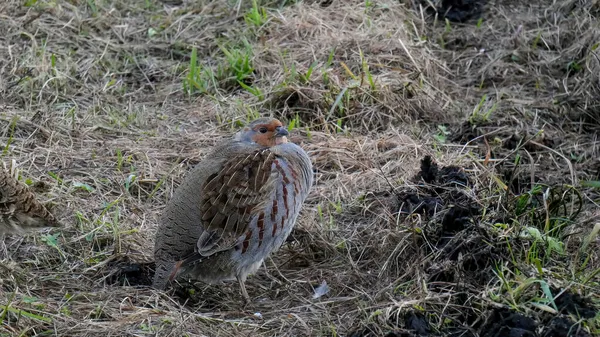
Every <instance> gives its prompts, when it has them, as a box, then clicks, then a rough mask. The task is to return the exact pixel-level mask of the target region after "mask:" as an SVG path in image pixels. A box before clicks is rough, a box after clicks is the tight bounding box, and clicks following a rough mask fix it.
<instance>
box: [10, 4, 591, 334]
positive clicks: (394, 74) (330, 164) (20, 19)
mask: <svg viewBox="0 0 600 337" xmlns="http://www.w3.org/2000/svg"><path fill="white" fill-rule="evenodd" d="M25 2H26V3H29V4H31V6H24V5H23V3H24V1H20V0H19V1H17V0H8V1H5V2H3V3H2V4H0V31H1V32H3V33H2V35H1V36H0V60H2V61H1V62H0V97H1V99H0V137H1V139H2V143H1V144H2V146H3V148H4V152H3V160H5V161H8V160H11V159H15V160H16V162H17V163H18V164H19V166H20V169H21V178H22V180H23V181H26V182H28V183H30V184H31V187H32V188H34V189H35V190H36V191H37V192H38V194H39V196H40V198H41V199H42V200H43V201H44V202H46V203H47V204H48V205H49V207H50V208H51V209H52V211H53V213H55V214H56V215H57V217H58V218H59V219H60V221H61V222H62V223H64V224H65V227H64V228H63V229H61V230H51V231H43V232H41V233H39V234H32V235H27V236H24V237H21V236H10V237H7V238H6V239H5V243H6V251H5V252H3V254H2V256H1V257H2V259H1V260H0V275H1V277H0V335H1V336H4V335H6V336H13V335H14V336H33V335H40V336H45V335H48V336H146V335H157V336H184V335H187V336H214V335H219V336H221V335H222V336H240V335H243V336H245V335H252V336H254V335H261V336H354V337H359V336H383V335H385V334H388V336H400V335H401V333H407V336H408V335H409V334H408V331H410V330H413V333H414V330H415V329H417V328H416V327H418V324H417V323H415V322H420V321H426V322H428V325H429V327H428V329H429V330H428V333H430V334H431V335H450V334H453V333H454V334H455V335H456V336H458V335H464V336H491V333H494V332H498V333H501V331H502V330H498V329H496V330H494V329H495V328H497V327H496V326H494V325H493V324H494V323H495V322H496V321H501V319H500V318H498V317H497V316H495V315H498V310H499V309H498V308H503V309H502V310H504V309H507V310H508V309H511V310H515V311H520V312H522V313H523V314H524V315H525V316H527V317H532V318H533V319H536V320H537V321H538V323H540V322H541V324H550V323H549V322H554V321H551V319H553V318H552V317H554V316H557V315H555V314H553V313H552V311H553V310H554V309H553V308H552V305H551V303H547V302H543V301H542V300H540V298H541V297H544V295H545V293H544V284H547V285H548V286H549V287H550V289H551V291H553V294H554V296H556V295H557V294H558V292H559V291H560V290H565V289H568V290H569V294H571V293H577V294H580V295H581V296H583V297H586V298H591V301H592V304H589V305H588V306H589V307H590V308H594V307H595V308H598V307H600V298H598V290H599V289H600V288H599V283H600V279H599V273H598V270H600V269H599V268H600V262H599V258H600V255H599V254H598V239H597V236H592V237H591V239H592V240H591V242H590V243H589V246H588V247H587V248H586V249H585V250H582V249H580V247H581V246H582V245H583V242H584V238H585V237H586V236H588V235H589V233H590V232H591V231H592V228H593V226H594V224H595V223H597V219H598V214H599V213H598V201H599V195H598V193H597V191H598V190H597V188H594V187H589V184H588V186H583V185H582V182H587V181H591V182H594V181H596V182H597V181H599V180H600V177H599V174H600V161H599V159H598V158H600V147H599V146H598V144H599V143H598V139H597V131H598V129H599V128H598V122H599V121H600V115H599V111H600V105H599V103H598V102H600V48H599V47H598V45H599V43H600V27H599V26H598V20H599V16H600V8H599V7H598V6H599V4H598V2H597V1H567V2H557V3H554V2H552V1H549V0H547V1H542V2H540V4H539V5H530V4H527V2H523V1H522V2H511V1H503V2H496V3H494V4H490V5H489V6H488V7H487V9H486V12H485V16H484V19H483V20H482V22H481V24H480V25H476V24H475V22H471V23H468V24H455V23H450V24H449V25H445V24H444V23H443V21H434V20H433V19H432V17H431V15H430V14H431V13H429V12H427V11H426V10H425V8H424V7H419V5H418V3H419V2H417V1H407V2H405V3H404V2H399V1H374V2H370V1H334V2H332V3H331V4H325V3H324V4H320V3H317V2H312V1H306V2H298V3H295V4H288V3H287V2H286V1H284V2H274V1H272V2H265V1H261V2H259V3H260V5H261V6H264V7H265V8H268V11H267V15H266V16H265V17H264V18H263V19H264V22H259V24H253V23H252V22H249V21H248V20H246V19H245V17H246V15H247V13H248V12H249V11H250V9H251V5H250V3H246V2H244V3H241V2H232V1H229V2H228V1H224V0H219V1H198V2H193V3H192V2H181V3H178V2H177V1H172V2H168V1H164V2H162V1H156V0H147V1H133V0H127V1H113V0H87V1H83V0H72V1H47V0H38V1H37V2H36V1H25ZM475 21H476V20H475ZM194 48H196V50H197V57H198V67H197V69H198V70H199V71H201V72H203V73H202V74H204V75H200V76H199V77H198V78H196V80H198V81H199V82H198V83H197V84H198V87H202V90H200V91H193V92H192V93H188V92H187V91H186V90H184V82H185V78H186V76H187V75H188V73H189V71H190V55H191V54H192V50H193V49H194ZM223 48H225V49H226V50H228V51H233V52H234V53H240V55H248V57H249V60H250V61H251V65H252V68H253V69H252V71H249V72H247V73H243V74H242V73H241V72H240V70H239V69H238V70H236V69H234V68H233V67H232V61H231V60H230V61H228V60H227V57H226V55H225V54H224V52H223ZM236 75H244V76H242V77H241V81H242V83H244V85H245V86H246V89H244V88H243V86H242V85H240V84H239V83H238V81H237V80H236V79H235V76H236ZM202 81H205V82H202ZM484 95H486V96H485V98H484V99H482V97H484ZM480 103H481V104H480ZM336 104H337V105H336ZM478 105H480V107H479V108H476V107H477V106H478ZM474 111H475V112H474ZM259 114H267V115H268V114H272V115H275V116H278V117H280V118H282V119H283V120H285V121H286V122H288V123H290V122H291V121H292V120H293V121H294V123H295V128H294V130H293V134H294V135H293V138H292V140H293V141H294V142H296V143H299V144H301V145H302V146H303V147H304V148H306V149H307V150H308V151H309V154H310V155H311V157H312V159H313V163H314V165H315V167H316V169H317V174H316V185H315V187H314V188H313V190H312V193H311V195H310V197H309V199H308V201H307V204H306V207H305V209H304V210H303V213H302V216H301V219H300V221H299V224H298V225H297V227H296V230H295V231H294V232H293V234H292V237H291V238H290V239H289V240H288V243H287V244H286V245H284V247H282V249H281V250H280V251H279V252H278V253H277V254H275V255H274V256H273V260H272V261H271V260H269V261H267V262H266V263H265V268H263V269H261V271H260V272H259V273H258V274H257V275H254V276H252V277H250V278H249V280H248V283H247V287H248V292H249V294H250V296H251V297H252V298H253V299H254V301H253V304H252V305H251V306H249V307H246V308H244V307H242V306H241V298H240V297H239V292H238V288H237V285H236V284H232V285H226V286H224V287H222V288H217V287H202V288H198V289H195V290H189V292H188V293H187V294H186V296H181V293H179V294H173V293H172V292H168V293H164V292H157V291H154V290H153V289H150V288H148V287H146V286H144V285H143V284H145V283H147V281H148V279H147V278H148V277H149V276H151V272H152V260H153V257H152V249H153V235H154V230H155V227H156V223H157V219H158V217H159V215H160V212H161V210H162V208H163V207H164V205H165V202H166V201H167V200H168V199H169V197H170V195H171V194H172V192H173V190H174V188H175V187H176V186H177V185H178V183H179V181H180V180H181V178H182V177H183V176H184V174H185V172H186V170H187V169H188V168H190V167H191V166H192V165H194V164H195V163H197V162H198V161H199V160H201V159H202V158H203V157H204V155H205V154H206V153H207V152H208V151H209V150H210V147H211V146H212V145H214V144H215V143H216V142H218V141H219V139H221V138H222V137H227V136H228V135H229V134H230V133H231V132H233V131H234V130H235V129H236V128H237V127H238V122H240V121H241V122H243V121H246V120H248V119H249V118H252V117H253V116H257V115H259ZM426 155H429V156H432V157H433V158H435V161H436V162H437V163H438V164H439V166H440V170H441V171H440V174H439V176H438V179H437V180H435V181H433V182H431V183H430V184H425V183H423V181H422V180H420V179H415V178H414V177H415V175H416V174H417V173H418V172H419V170H420V165H421V162H420V161H421V159H422V158H423V157H424V156H426ZM448 165H455V166H457V167H459V168H460V169H449V170H448V171H443V169H442V167H443V166H448ZM536 184H540V186H544V189H542V190H541V191H544V190H545V188H549V191H551V192H552V193H550V195H551V196H550V197H549V199H547V200H549V201H550V202H549V206H547V207H544V206H543V202H541V201H540V200H542V199H540V198H541V192H539V191H537V190H536V188H535V185H536ZM565 184H568V185H570V186H573V187H574V190H573V189H569V188H568V186H567V187H566V186H565ZM504 186H506V189H503V187H504ZM574 191H575V192H574ZM527 195H532V196H533V197H532V199H531V200H533V199H535V201H531V202H530V203H529V204H527V207H525V210H524V209H523V207H521V206H519V205H520V204H519V202H518V201H519V200H521V201H523V200H525V199H523V198H524V196H527ZM579 195H580V196H581V200H579V199H578V198H577V196H579ZM573 196H575V197H573ZM536 198H537V199H536ZM571 198H573V199H571ZM551 201H554V202H553V203H552V202H551ZM536 202H540V203H539V204H536ZM561 206H565V207H564V208H561ZM576 206H577V207H578V206H581V211H580V212H575V210H576V209H577V207H576ZM520 207H521V208H520ZM411 211H414V212H412V213H411ZM407 213H411V214H407ZM546 217H548V218H552V219H553V221H554V220H556V223H561V224H562V223H564V224H566V228H564V229H562V228H561V232H560V233H559V234H556V233H553V235H554V236H556V237H557V238H558V239H557V240H559V241H560V242H562V243H563V244H564V245H565V246H564V248H565V249H564V250H565V254H564V255H560V254H555V253H552V252H551V251H549V250H548V249H549V248H548V245H547V243H548V241H547V242H543V240H542V241H536V240H534V239H531V237H530V238H522V237H521V238H519V237H518V234H519V232H520V230H521V229H531V228H534V227H536V226H538V227H540V228H543V227H544V224H545V222H544V221H545V219H546ZM566 218H568V219H569V220H564V219H566ZM553 223H554V222H553ZM540 224H541V225H540ZM536 228H537V227H536ZM554 236H552V237H554ZM549 237H550V236H549ZM546 239H547V240H550V239H548V237H546ZM586 257H587V258H588V259H589V260H587V262H586V264H585V265H584V261H585V260H584V258H586ZM532 280H533V281H532ZM323 281H326V282H327V284H328V286H329V292H328V293H327V294H326V295H325V296H323V297H320V298H317V299H314V298H313V294H314V289H315V288H316V287H318V286H319V285H320V284H321V283H322V282H323ZM536 282H538V283H536ZM557 302H558V299H557ZM573 303H580V302H578V300H573ZM559 304H560V303H559ZM559 307H560V305H559ZM581 308H583V306H582V307H580V309H581ZM561 309H564V308H563V307H561ZM565 310H566V309H565ZM565 310H561V315H563V316H560V317H565V316H568V315H570V317H571V319H572V321H577V320H578V318H577V314H574V313H573V311H572V310H571V311H568V312H565ZM255 313H260V315H261V317H258V316H257V315H255ZM580 314H581V313H580ZM548 315H550V316H548ZM552 315H554V316H552ZM588 316H589V315H588ZM588 316H585V315H583V318H581V319H580V320H579V323H580V324H579V326H580V327H581V328H582V329H584V330H587V331H588V332H589V333H599V331H600V317H599V316H598V314H596V315H595V317H593V316H594V315H592V317H588ZM548 317H550V318H548ZM557 317H558V316H557ZM499 331H500V332H499ZM486 333H490V334H489V335H486ZM504 333H507V331H506V330H504ZM556 335H557V336H561V335H560V334H558V333H557V334H556ZM578 336H585V335H584V334H580V335H578Z"/></svg>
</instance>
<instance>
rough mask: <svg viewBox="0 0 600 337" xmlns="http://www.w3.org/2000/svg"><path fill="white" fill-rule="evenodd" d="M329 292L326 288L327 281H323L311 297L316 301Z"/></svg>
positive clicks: (327, 287)
mask: <svg viewBox="0 0 600 337" xmlns="http://www.w3.org/2000/svg"><path fill="white" fill-rule="evenodd" d="M328 292H329V286H327V281H325V280H323V282H321V285H320V286H318V287H317V288H316V289H315V294H314V295H313V299H317V298H319V297H321V296H323V295H325V294H327V293H328Z"/></svg>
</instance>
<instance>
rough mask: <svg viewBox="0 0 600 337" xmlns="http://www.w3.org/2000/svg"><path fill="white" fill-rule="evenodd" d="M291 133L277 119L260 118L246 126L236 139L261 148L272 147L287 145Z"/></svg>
mask: <svg viewBox="0 0 600 337" xmlns="http://www.w3.org/2000/svg"><path fill="white" fill-rule="evenodd" d="M288 135H289V133H288V131H287V130H286V128H285V127H284V126H283V124H282V123H281V122H280V121H279V120H278V119H276V118H270V117H264V118H258V119H255V120H253V121H252V122H250V124H248V125H246V126H245V127H244V128H243V129H242V130H241V131H240V132H238V133H237V134H236V137H235V138H236V139H237V140H240V141H243V142H253V143H256V144H258V145H261V146H266V147H271V146H275V145H279V144H283V143H287V141H288V140H287V137H286V136H288Z"/></svg>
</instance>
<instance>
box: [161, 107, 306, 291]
mask: <svg viewBox="0 0 600 337" xmlns="http://www.w3.org/2000/svg"><path fill="white" fill-rule="evenodd" d="M287 136H289V132H288V130H287V129H286V128H285V127H284V126H283V124H282V123H281V121H279V120H278V119H277V118H272V117H260V118H257V119H255V120H253V121H251V122H250V123H248V124H247V125H246V126H245V127H244V128H242V129H241V130H240V131H238V132H236V133H235V134H234V135H233V136H232V137H231V138H228V139H226V140H224V141H223V142H222V143H220V144H218V145H217V146H215V147H214V148H213V149H212V151H211V152H210V153H209V154H208V155H207V156H206V157H205V158H204V159H203V160H202V161H200V162H199V163H198V164H197V165H196V166H195V167H194V168H193V169H191V170H190V171H189V172H188V173H187V174H186V176H185V178H184V179H183V181H182V182H181V184H180V185H179V186H178V187H177V188H176V190H175V192H174V193H173V196H172V197H171V199H170V200H169V202H168V203H167V205H166V207H165V209H164V211H163V213H162V215H161V217H160V221H159V225H158V230H157V232H156V235H155V246H154V257H155V263H156V265H155V274H154V279H153V283H152V286H153V287H154V288H155V289H160V290H164V289H166V288H167V287H168V285H170V284H172V282H174V281H176V280H179V279H184V278H187V279H188V280H199V281H203V282H204V283H207V284H222V283H223V282H227V281H235V280H237V281H238V282H239V287H240V292H241V295H242V297H243V299H244V301H245V302H246V303H250V297H249V296H248V292H247V291H246V286H245V282H246V279H247V277H248V275H250V274H254V273H255V272H256V271H257V270H258V268H259V267H260V266H261V264H262V263H263V260H264V259H265V258H266V257H268V256H269V255H270V254H271V253H272V252H274V251H277V250H278V249H279V248H280V247H281V245H282V244H283V242H285V240H286V238H287V237H288V235H289V234H290V232H291V231H292V229H293V227H294V225H295V223H296V221H297V219H298V216H299V213H300V210H301V208H302V206H303V204H304V202H305V200H306V198H307V197H308V194H309V192H310V189H311V187H312V184H313V179H314V177H313V169H312V162H311V160H310V157H309V156H308V154H307V153H306V152H305V151H304V150H303V149H302V147H300V146H299V145H297V144H294V143H292V142H289V141H288V139H287Z"/></svg>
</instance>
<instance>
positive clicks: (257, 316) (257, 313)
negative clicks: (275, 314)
mask: <svg viewBox="0 0 600 337" xmlns="http://www.w3.org/2000/svg"><path fill="white" fill-rule="evenodd" d="M253 316H254V317H256V318H258V319H262V318H263V317H262V314H261V313H260V312H255V313H254V315H253Z"/></svg>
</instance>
